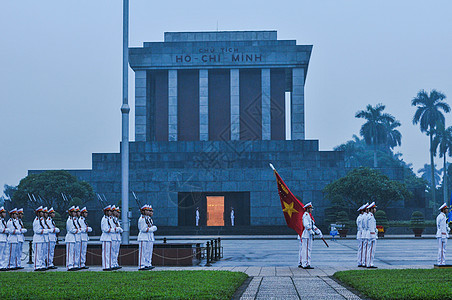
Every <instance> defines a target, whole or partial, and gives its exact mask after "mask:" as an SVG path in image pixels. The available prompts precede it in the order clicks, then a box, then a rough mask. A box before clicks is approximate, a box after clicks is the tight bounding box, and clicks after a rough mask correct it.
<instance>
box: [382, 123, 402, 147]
mask: <svg viewBox="0 0 452 300" xmlns="http://www.w3.org/2000/svg"><path fill="white" fill-rule="evenodd" d="M384 125H385V127H386V135H387V137H386V144H387V145H388V148H389V149H394V147H397V146H401V145H402V134H401V133H400V131H398V130H397V129H396V128H397V127H400V125H401V124H400V122H399V121H397V120H396V121H394V122H392V123H391V122H388V121H385V122H384Z"/></svg>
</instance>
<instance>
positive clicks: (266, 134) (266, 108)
mask: <svg viewBox="0 0 452 300" xmlns="http://www.w3.org/2000/svg"><path fill="white" fill-rule="evenodd" d="M261 74H262V79H261V82H262V140H270V139H271V121H270V120H271V114H270V69H262V70H261Z"/></svg>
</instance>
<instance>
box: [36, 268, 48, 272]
mask: <svg viewBox="0 0 452 300" xmlns="http://www.w3.org/2000/svg"><path fill="white" fill-rule="evenodd" d="M45 270H46V268H39V269H35V271H36V272H42V271H45Z"/></svg>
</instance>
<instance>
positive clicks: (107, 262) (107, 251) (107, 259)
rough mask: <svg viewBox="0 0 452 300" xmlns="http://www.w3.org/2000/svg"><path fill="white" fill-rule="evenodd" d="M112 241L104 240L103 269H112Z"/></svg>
mask: <svg viewBox="0 0 452 300" xmlns="http://www.w3.org/2000/svg"><path fill="white" fill-rule="evenodd" d="M111 254H112V243H111V241H104V242H102V269H111V268H112V267H113V265H112V263H113V260H112V255H111Z"/></svg>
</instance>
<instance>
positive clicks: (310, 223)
mask: <svg viewBox="0 0 452 300" xmlns="http://www.w3.org/2000/svg"><path fill="white" fill-rule="evenodd" d="M304 209H305V213H304V214H303V226H304V230H303V234H302V235H301V240H302V243H301V245H302V247H301V265H302V267H303V269H314V268H313V267H311V251H312V242H313V240H314V234H318V235H320V238H323V234H322V232H321V231H320V229H318V228H317V227H316V226H315V222H314V218H313V217H312V210H313V207H312V203H311V202H309V203H307V204H306V205H305V206H304Z"/></svg>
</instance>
